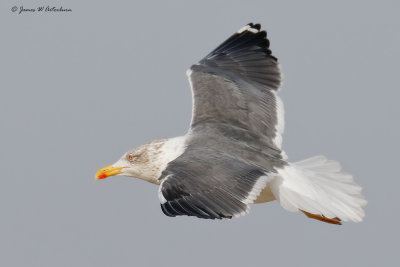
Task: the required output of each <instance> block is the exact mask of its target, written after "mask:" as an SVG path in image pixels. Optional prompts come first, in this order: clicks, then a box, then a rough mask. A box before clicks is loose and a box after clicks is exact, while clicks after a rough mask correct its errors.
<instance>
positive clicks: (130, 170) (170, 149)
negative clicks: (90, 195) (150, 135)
mask: <svg viewBox="0 0 400 267" xmlns="http://www.w3.org/2000/svg"><path fill="white" fill-rule="evenodd" d="M175 139H176V138H171V139H162V140H156V141H152V142H150V143H147V144H144V145H141V146H139V147H137V148H134V149H132V150H130V151H128V152H126V153H125V154H124V155H123V156H122V157H121V158H120V159H119V160H118V161H117V162H115V163H114V164H112V165H109V166H107V167H104V168H102V169H100V170H98V171H97V173H96V175H95V179H96V180H100V179H105V178H107V177H110V176H114V175H122V176H129V177H136V178H140V179H143V180H146V181H148V182H151V183H154V184H158V183H159V181H158V177H159V176H160V174H161V172H162V171H163V170H164V168H165V167H166V166H167V164H168V163H169V162H170V161H171V160H173V159H175V158H176V157H177V156H178V154H177V153H181V152H180V151H179V149H178V147H176V145H174V144H175V143H176V140H175Z"/></svg>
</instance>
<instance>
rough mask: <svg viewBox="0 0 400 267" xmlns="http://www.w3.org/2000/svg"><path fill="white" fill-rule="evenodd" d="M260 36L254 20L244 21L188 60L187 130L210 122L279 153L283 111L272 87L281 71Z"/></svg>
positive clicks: (202, 128) (205, 128) (273, 153)
mask: <svg viewBox="0 0 400 267" xmlns="http://www.w3.org/2000/svg"><path fill="white" fill-rule="evenodd" d="M266 36H267V34H266V32H265V31H260V25H259V24H255V25H253V24H252V23H250V24H248V25H246V26H245V27H243V28H242V29H240V30H239V31H238V32H237V33H235V34H234V35H232V36H231V37H230V38H229V39H228V40H226V41H225V42H224V43H222V44H221V45H220V46H218V47H217V48H216V49H215V50H214V51H212V52H211V53H210V54H209V55H207V56H206V57H205V58H204V59H202V60H201V61H200V62H199V64H196V65H193V66H191V68H190V69H189V71H188V76H189V81H190V83H191V87H192V92H193V98H194V103H193V115H192V122H191V129H190V131H191V132H192V133H193V132H195V133H198V134H200V133H201V132H205V131H209V130H208V129H210V128H212V129H213V130H214V131H216V133H217V134H221V133H223V134H224V135H229V134H230V135H231V138H232V139H234V140H238V139H239V141H244V142H246V143H247V144H248V145H249V146H251V147H257V148H261V149H262V150H263V152H264V153H266V154H269V155H271V156H274V157H279V158H280V157H281V144H282V136H281V135H282V133H283V129H284V114H283V113H284V111H283V104H282V102H281V100H280V99H279V97H278V96H277V94H276V91H277V90H278V89H279V86H280V84H281V75H280V70H279V65H278V62H277V59H276V58H275V57H274V56H272V55H271V51H270V50H269V41H268V39H267V38H266Z"/></svg>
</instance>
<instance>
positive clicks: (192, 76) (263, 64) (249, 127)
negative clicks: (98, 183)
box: [95, 23, 367, 224]
mask: <svg viewBox="0 0 400 267" xmlns="http://www.w3.org/2000/svg"><path fill="white" fill-rule="evenodd" d="M187 76H188V78H189V83H190V86H191V88H192V95H193V114H192V120H191V123H190V129H189V131H188V133H187V134H186V135H184V136H180V137H175V138H169V139H162V140H155V141H152V142H149V143H147V144H144V145H141V146H139V147H137V148H134V149H132V150H130V151H128V152H127V153H125V154H124V155H123V156H122V157H121V158H120V159H119V160H118V161H117V162H116V163H114V164H112V165H110V166H107V167H104V168H102V169H100V170H99V171H98V172H97V173H96V176H95V179H97V180H99V179H104V178H107V177H109V176H113V175H123V176H129V177H136V178H140V179H143V180H146V181H148V182H150V183H153V184H157V185H159V187H158V198H159V200H160V203H161V209H162V211H163V212H164V214H165V215H167V216H171V217H175V216H180V215H187V216H196V217H198V218H203V219H223V218H232V217H238V216H240V215H244V214H246V213H248V211H249V205H250V204H253V203H265V202H269V201H273V200H277V201H278V202H279V203H280V205H281V206H282V207H283V208H284V209H286V210H288V211H292V212H297V211H301V212H303V213H304V214H305V215H306V216H307V217H309V218H312V219H316V220H320V221H323V222H326V223H331V224H341V221H353V222H360V221H362V219H363V217H364V216H365V213H364V211H363V206H365V205H366V203H367V201H366V200H365V198H364V197H363V195H362V194H361V187H360V186H359V185H357V184H356V183H355V182H354V180H353V177H352V176H351V175H350V174H347V173H344V172H341V166H340V164H339V163H338V162H336V161H333V160H328V159H327V158H326V157H324V156H315V157H312V158H308V159H305V160H303V161H299V162H294V163H290V162H288V161H287V156H286V154H285V153H284V151H283V150H282V134H283V130H284V110H283V103H282V101H281V99H280V98H279V96H278V94H277V92H278V91H279V89H280V87H281V72H280V68H279V64H278V59H277V58H276V57H275V56H273V55H272V53H271V50H270V48H269V40H268V39H267V33H266V32H265V31H262V30H261V26H260V24H253V23H249V24H247V25H246V26H244V27H242V28H241V29H239V30H238V31H237V32H236V33H235V34H233V35H232V36H231V37H230V38H228V39H227V40H226V41H225V42H223V43H222V44H221V45H219V46H218V47H217V48H216V49H215V50H213V51H212V52H211V53H209V54H208V55H207V56H206V57H204V58H203V59H202V60H200V62H198V63H197V64H194V65H192V66H191V67H190V69H189V70H188V71H187Z"/></svg>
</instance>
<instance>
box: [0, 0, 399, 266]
mask: <svg viewBox="0 0 400 267" xmlns="http://www.w3.org/2000/svg"><path fill="white" fill-rule="evenodd" d="M48 2H49V1H27V0H26V1H9V0H2V1H1V2H0V36H1V37H0V38H1V41H0V90H1V97H0V127H1V128H0V132H1V138H0V162H1V178H0V211H1V213H0V214H1V215H0V216H1V217H0V251H1V256H0V265H1V266H7V267H11V266H35V267H36V266H38V267H39V266H40V267H47V266H49V267H50V266H51V267H54V266H57V267H59V266H68V267H71V266H74V267H76V266H96V267H102V266H105V267H106V266H114V267H119V266H176V267H180V266H185V267H187V266H194V267H196V266H231V267H235V266H321V265H322V266H325V267H333V266H335V267H336V266H394V265H395V263H394V260H395V259H396V258H397V255H396V254H398V238H395V237H398V236H399V228H398V224H399V220H400V215H399V207H398V203H399V199H398V198H399V197H398V190H399V187H400V179H399V171H398V166H399V163H398V161H399V152H398V151H399V149H400V147H399V141H398V138H399V136H400V126H399V115H400V108H399V105H398V102H399V97H400V93H399V82H398V81H399V62H400V53H399V47H400V19H399V11H400V4H399V2H398V1H331V4H322V3H321V2H322V1H314V2H311V1H291V2H288V1H229V2H228V1H218V3H215V2H217V1H179V2H178V1H168V2H169V3H166V2H167V1H160V3H156V2H153V1H146V4H145V3H144V1H143V3H141V4H139V3H133V1H77V0H74V1H71V0H68V1H67V0H64V1H51V2H52V3H53V4H54V6H56V7H60V6H62V7H63V8H66V9H71V10H72V11H71V12H61V13H60V12H28V11H25V12H22V13H21V14H19V8H20V6H21V5H22V6H23V7H24V8H27V9H31V8H37V7H38V6H46V4H47V3H48ZM14 6H17V8H18V10H17V11H16V12H12V8H13V7H14ZM251 21H253V22H259V23H261V24H262V26H263V28H264V29H266V30H267V31H268V36H269V39H270V41H271V49H272V51H273V54H274V55H275V56H277V57H278V58H279V61H280V63H281V65H282V69H283V72H284V78H285V79H284V88H283V90H282V91H281V93H280V95H281V97H282V99H283V101H284V103H285V109H286V129H285V134H284V139H283V148H284V149H285V151H286V152H287V154H288V156H289V160H290V161H296V160H300V159H303V158H306V157H310V156H313V155H318V154H324V155H326V156H328V157H329V158H332V159H336V160H339V161H340V162H341V163H342V165H343V166H344V169H345V170H346V171H347V172H350V173H352V174H354V176H355V180H356V182H357V183H359V184H361V185H362V186H363V188H364V191H363V192H364V194H365V196H366V198H367V199H368V201H369V203H368V205H367V207H366V218H365V220H364V221H363V222H362V223H345V224H344V225H343V226H335V225H329V224H324V223H321V222H319V221H315V220H310V219H308V218H306V217H305V216H304V215H303V214H300V213H289V212H287V211H285V210H283V209H282V208H281V207H280V206H279V205H278V203H276V202H273V203H268V204H262V205H256V206H252V208H251V212H250V214H249V215H247V216H245V217H241V218H239V219H234V220H225V221H207V220H200V219H196V218H187V217H177V218H169V217H166V216H165V215H164V214H163V213H162V211H161V209H160V206H159V200H158V197H157V186H155V185H152V184H149V183H146V182H144V181H141V180H138V179H133V178H126V177H115V178H110V179H105V180H102V181H94V174H95V172H96V171H97V169H99V168H101V167H104V166H106V165H109V164H111V163H113V162H115V161H116V160H117V159H118V158H119V157H120V156H121V155H122V154H123V153H125V152H126V151H127V150H129V149H130V148H132V147H135V146H137V145H140V144H142V143H144V142H147V141H150V140H153V139H157V138H164V137H173V136H178V135H183V134H185V133H186V131H187V128H188V125H189V122H190V117H191V93H190V90H189V84H188V82H187V79H186V76H185V71H186V69H187V68H188V67H189V66H190V65H191V64H193V63H195V62H196V61H198V60H199V59H201V58H202V57H203V56H205V55H206V54H207V53H208V52H210V51H211V50H212V49H213V48H215V47H216V46H217V45H218V44H219V43H221V42H222V41H224V40H225V39H226V38H227V37H229V36H230V35H231V34H232V33H233V32H235V31H236V30H237V29H239V28H240V27H241V26H243V25H244V24H246V23H248V22H251Z"/></svg>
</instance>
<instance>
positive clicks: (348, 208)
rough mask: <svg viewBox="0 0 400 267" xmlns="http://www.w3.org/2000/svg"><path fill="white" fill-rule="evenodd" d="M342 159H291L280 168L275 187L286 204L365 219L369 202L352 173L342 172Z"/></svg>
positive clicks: (347, 218)
mask: <svg viewBox="0 0 400 267" xmlns="http://www.w3.org/2000/svg"><path fill="white" fill-rule="evenodd" d="M340 170H341V166H340V163H339V162H337V161H333V160H328V159H327V158H326V157H324V156H316V157H312V158H309V159H305V160H303V161H299V162H295V163H289V165H288V166H286V167H284V168H283V169H279V170H278V174H279V176H277V177H276V178H275V179H274V180H273V181H271V191H272V193H273V194H274V196H275V198H276V199H277V200H278V201H279V202H280V204H281V205H282V207H283V208H285V209H286V210H289V211H293V212H294V211H298V210H299V209H300V210H304V211H307V212H310V213H313V214H321V215H324V216H325V217H328V218H334V217H339V218H340V219H341V220H343V221H353V222H360V221H362V219H363V217H364V216H365V213H364V211H363V209H362V207H363V206H365V205H366V204H367V201H366V200H365V198H364V196H363V195H362V194H361V187H360V186H359V185H357V184H356V183H355V182H354V180H353V177H352V176H351V175H350V174H347V173H344V172H340Z"/></svg>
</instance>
